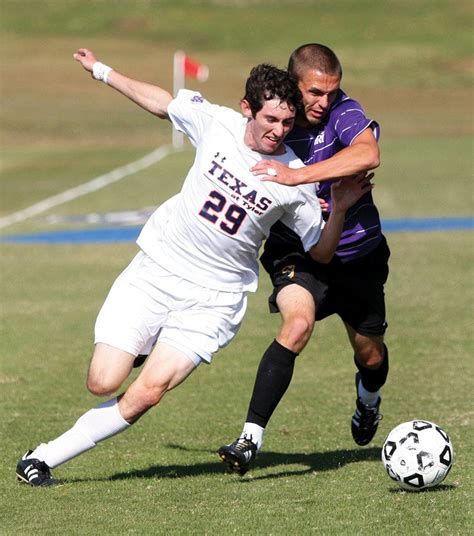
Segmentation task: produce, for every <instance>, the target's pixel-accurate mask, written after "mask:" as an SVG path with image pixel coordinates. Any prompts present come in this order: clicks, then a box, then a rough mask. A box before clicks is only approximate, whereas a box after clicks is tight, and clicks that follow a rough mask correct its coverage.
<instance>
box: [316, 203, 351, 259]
mask: <svg viewBox="0 0 474 536" xmlns="http://www.w3.org/2000/svg"><path fill="white" fill-rule="evenodd" d="M345 215H346V212H345V211H343V210H333V211H332V212H331V214H330V215H329V219H328V221H327V222H326V225H325V226H324V229H323V230H322V232H321V236H320V238H319V242H318V243H317V244H316V245H315V246H313V247H312V248H311V249H310V250H309V252H308V253H309V254H310V255H311V258H312V259H314V260H315V261H317V262H321V263H323V264H327V263H328V262H330V261H331V259H332V258H333V257H334V253H335V252H336V248H337V245H338V244H339V240H340V239H341V234H342V230H343V228H344V218H345Z"/></svg>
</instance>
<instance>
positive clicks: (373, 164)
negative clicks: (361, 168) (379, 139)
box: [366, 145, 380, 169]
mask: <svg viewBox="0 0 474 536" xmlns="http://www.w3.org/2000/svg"><path fill="white" fill-rule="evenodd" d="M379 166H380V150H379V146H378V145H375V147H371V148H370V150H369V151H367V162H366V169H376V168H378V167H379Z"/></svg>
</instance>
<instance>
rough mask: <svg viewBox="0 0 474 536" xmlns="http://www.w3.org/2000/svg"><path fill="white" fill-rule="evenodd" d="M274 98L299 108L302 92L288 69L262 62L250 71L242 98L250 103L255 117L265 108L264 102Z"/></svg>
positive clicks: (296, 108)
mask: <svg viewBox="0 0 474 536" xmlns="http://www.w3.org/2000/svg"><path fill="white" fill-rule="evenodd" d="M272 99H280V102H286V103H287V104H289V105H290V106H291V107H293V108H295V110H298V109H299V107H300V102H301V93H300V90H299V89H298V85H297V84H296V82H295V81H294V80H293V79H292V78H291V76H290V75H289V73H288V72H287V71H284V70H283V69H278V67H275V66H274V65H270V64H268V63H261V64H260V65H257V66H256V67H254V68H253V69H252V70H251V71H250V75H249V77H248V78H247V82H246V84H245V96H244V98H243V99H242V100H246V101H247V102H248V103H249V107H250V110H251V111H252V116H253V117H255V115H256V114H257V112H259V111H260V110H261V109H262V108H263V105H264V102H265V101H268V100H272Z"/></svg>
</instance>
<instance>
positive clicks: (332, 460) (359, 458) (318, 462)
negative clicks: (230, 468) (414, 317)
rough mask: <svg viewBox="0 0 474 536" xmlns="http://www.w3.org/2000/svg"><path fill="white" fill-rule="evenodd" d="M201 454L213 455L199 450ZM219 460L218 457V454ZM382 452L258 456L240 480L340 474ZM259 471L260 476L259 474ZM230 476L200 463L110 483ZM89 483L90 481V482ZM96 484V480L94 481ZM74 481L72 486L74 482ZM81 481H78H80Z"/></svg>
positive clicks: (117, 477) (129, 474) (122, 477)
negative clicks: (269, 470)
mask: <svg viewBox="0 0 474 536" xmlns="http://www.w3.org/2000/svg"><path fill="white" fill-rule="evenodd" d="M167 446H168V448H172V449H178V450H183V451H187V452H191V451H197V450H198V449H188V448H186V447H182V446H180V445H167ZM199 451H200V452H209V451H205V450H199ZM216 458H217V454H216ZM379 460H380V449H379V448H369V449H352V450H335V451H330V452H314V453H311V454H306V453H299V452H297V453H283V452H265V451H264V452H262V453H260V454H259V455H258V457H257V459H256V462H255V465H254V467H253V469H254V471H250V472H249V473H248V476H250V477H251V478H247V477H244V478H240V477H239V480H240V481H242V482H249V481H251V480H264V479H273V478H280V477H283V476H300V475H306V474H309V473H313V472H321V471H333V470H337V469H339V468H341V467H343V466H344V465H347V464H349V463H357V462H364V461H379ZM290 465H291V466H295V465H300V466H304V467H303V468H293V467H292V468H291V469H290V468H288V469H285V468H284V466H290ZM281 466H283V470H280V471H279V472H277V473H272V474H265V475H259V474H258V470H260V469H267V468H272V467H281ZM255 470H257V474H255ZM224 472H226V469H225V465H223V464H221V463H219V461H218V459H216V462H215V463H196V464H190V465H177V464H173V465H154V466H151V467H149V468H147V469H140V470H131V471H127V472H122V473H117V474H115V475H112V476H111V477H110V478H108V479H106V480H128V479H131V478H184V477H190V476H202V475H203V474H217V473H224ZM88 480H89V479H88ZM90 480H96V479H90ZM71 481H72V480H70V481H69V482H71ZM76 481H77V480H76Z"/></svg>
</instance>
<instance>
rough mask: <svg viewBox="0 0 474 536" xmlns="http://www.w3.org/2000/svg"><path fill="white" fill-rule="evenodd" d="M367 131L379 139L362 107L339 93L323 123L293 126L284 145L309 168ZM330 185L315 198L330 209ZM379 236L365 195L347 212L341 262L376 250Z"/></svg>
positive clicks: (376, 218)
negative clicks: (302, 126) (322, 200)
mask: <svg viewBox="0 0 474 536" xmlns="http://www.w3.org/2000/svg"><path fill="white" fill-rule="evenodd" d="M366 128H371V129H372V130H373V132H374V135H375V137H376V139H377V140H378V139H379V125H378V123H377V122H376V121H373V120H372V119H368V118H367V117H365V113H364V110H363V108H362V106H361V105H360V104H359V103H358V102H357V101H355V100H353V99H351V98H349V97H348V96H347V95H346V94H345V93H344V92H343V91H342V90H339V92H338V95H337V98H336V100H335V102H334V104H333V105H332V107H331V109H330V111H329V114H328V116H327V118H326V120H325V121H324V122H322V123H321V124H320V125H317V126H315V127H313V128H311V129H308V128H300V127H297V126H295V127H294V129H293V130H292V131H291V132H290V133H289V135H288V136H287V138H286V139H285V143H286V144H288V145H289V146H290V147H291V148H292V149H293V151H295V153H296V154H297V156H299V157H300V158H301V160H303V162H304V163H305V164H306V165H310V164H315V163H316V162H321V161H322V160H327V159H328V158H330V157H331V156H334V155H335V154H336V153H337V152H339V151H340V150H341V149H343V148H344V147H348V146H349V145H351V143H352V141H353V140H354V138H356V137H357V136H358V135H359V134H360V133H361V132H363V131H364V130H365V129H366ZM332 183H333V181H324V182H321V183H320V185H319V188H318V189H317V195H318V197H319V198H321V199H324V200H325V201H327V202H328V203H329V210H331V197H330V196H331V184H332ZM326 216H327V215H326ZM381 237H382V230H381V226H380V218H379V213H378V210H377V207H376V206H375V205H374V201H373V198H372V192H368V193H367V194H365V195H364V196H363V197H362V198H361V199H359V201H358V202H357V203H356V204H355V205H354V206H353V207H351V208H350V209H349V210H348V211H347V214H346V219H345V222H344V230H343V232H342V236H341V240H340V241H339V245H338V247H337V250H336V255H337V256H338V257H339V258H340V259H341V260H342V261H343V262H344V261H349V260H352V259H355V258H357V257H361V256H363V255H366V254H367V253H369V252H370V251H372V250H373V249H374V248H375V247H377V245H378V244H379V242H380V240H381Z"/></svg>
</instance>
